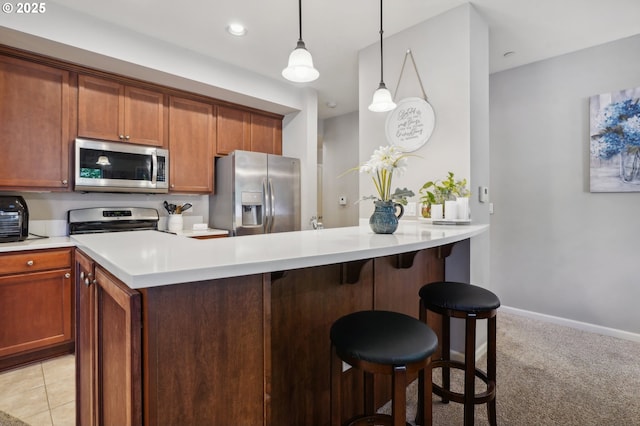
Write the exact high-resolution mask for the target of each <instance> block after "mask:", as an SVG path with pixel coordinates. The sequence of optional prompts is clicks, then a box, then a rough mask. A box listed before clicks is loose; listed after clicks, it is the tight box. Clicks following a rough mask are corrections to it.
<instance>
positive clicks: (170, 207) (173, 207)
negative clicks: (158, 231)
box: [163, 201, 177, 214]
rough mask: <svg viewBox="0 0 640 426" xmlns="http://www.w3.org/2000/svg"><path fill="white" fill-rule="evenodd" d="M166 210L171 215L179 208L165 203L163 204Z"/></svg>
mask: <svg viewBox="0 0 640 426" xmlns="http://www.w3.org/2000/svg"><path fill="white" fill-rule="evenodd" d="M163 205H164V208H165V210H166V211H167V212H168V213H169V214H174V213H175V212H176V209H177V206H176V205H175V204H171V203H168V202H166V201H165V202H164V203H163Z"/></svg>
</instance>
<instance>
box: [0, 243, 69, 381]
mask: <svg viewBox="0 0 640 426" xmlns="http://www.w3.org/2000/svg"><path fill="white" fill-rule="evenodd" d="M71 257H72V249H71V248H65V249H52V250H30V251H20V252H11V253H6V254H1V255H0V370H5V369H9V368H13V367H16V366H18V365H22V364H26V363H30V362H33V361H38V360H42V359H46V358H50V357H53V356H57V355H62V354H65V353H71V352H73V347H74V339H73V278H72V270H71V263H72V262H71Z"/></svg>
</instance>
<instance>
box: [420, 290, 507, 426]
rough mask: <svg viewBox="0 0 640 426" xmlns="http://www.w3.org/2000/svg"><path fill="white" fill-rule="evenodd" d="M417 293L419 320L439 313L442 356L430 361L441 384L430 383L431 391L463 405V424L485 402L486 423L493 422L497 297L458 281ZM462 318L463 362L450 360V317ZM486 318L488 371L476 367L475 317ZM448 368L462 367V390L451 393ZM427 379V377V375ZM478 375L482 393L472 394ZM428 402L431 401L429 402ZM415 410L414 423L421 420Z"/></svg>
mask: <svg viewBox="0 0 640 426" xmlns="http://www.w3.org/2000/svg"><path fill="white" fill-rule="evenodd" d="M419 295H420V319H421V320H423V321H424V322H425V324H426V323H427V311H432V312H435V313H438V314H441V315H442V342H441V348H442V355H441V358H440V359H438V360H435V361H433V362H432V363H431V366H432V368H442V386H438V385H437V384H435V383H434V384H433V392H434V393H435V394H436V395H438V396H440V397H441V398H442V402H443V403H445V404H446V403H448V402H449V400H451V401H454V402H457V403H460V404H464V424H465V426H470V425H473V422H474V407H475V405H476V404H485V403H486V404H487V411H488V419H489V424H491V425H494V426H495V425H496V424H497V419H496V314H497V309H498V307H499V306H500V300H499V299H498V297H497V296H496V295H495V294H493V293H492V292H490V291H489V290H486V289H484V288H481V287H477V286H474V285H471V284H466V283H458V282H446V281H445V282H436V283H431V284H427V285H425V286H423V287H422V288H421V289H420V292H419ZM452 317H453V318H463V319H464V320H465V345H464V352H465V355H464V362H459V361H453V360H451V359H450V328H451V326H450V323H451V318H452ZM478 319H487V371H486V372H483V371H482V370H480V369H478V368H476V359H475V354H476V320H478ZM450 368H457V369H461V370H464V392H463V393H457V392H452V391H451V388H450ZM418 377H419V378H418V382H419V386H418V407H420V405H421V404H425V402H424V401H423V399H424V398H422V396H423V395H421V394H420V393H421V391H422V389H423V388H424V386H423V385H422V382H424V381H430V380H425V379H424V377H425V376H424V375H423V374H422V373H420V374H419V376H418ZM426 377H427V378H429V376H428V375H427V376H426ZM476 377H478V378H480V379H481V380H482V381H483V382H484V383H486V385H487V390H486V391H485V392H481V393H478V394H476V393H475V379H476ZM429 403H430V401H429ZM420 416H421V410H418V415H417V416H416V423H418V424H422V422H421V420H422V419H421V418H420Z"/></svg>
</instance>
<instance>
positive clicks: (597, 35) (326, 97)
mask: <svg viewBox="0 0 640 426" xmlns="http://www.w3.org/2000/svg"><path fill="white" fill-rule="evenodd" d="M53 3H58V4H60V5H64V6H66V7H68V8H71V9H75V10H77V11H80V12H83V13H86V14H89V15H93V16H95V17H98V18H99V19H102V20H105V21H108V22H111V23H113V24H115V25H119V26H122V27H126V28H129V29H132V30H134V31H137V32H140V33H143V34H146V35H149V36H152V37H154V38H157V39H159V40H163V41H166V42H170V43H173V44H175V45H178V46H181V47H184V48H186V49H191V50H194V51H197V52H199V53H201V54H204V55H208V56H211V57H214V58H217V59H220V60H223V61H225V62H228V63H231V64H234V65H236V66H239V67H242V68H247V69H251V70H253V71H255V72H257V73H260V74H264V75H265V76H268V77H271V78H274V79H282V76H281V74H280V73H281V71H282V69H283V68H284V67H285V66H286V63H287V59H288V56H289V53H290V52H291V51H292V50H293V49H294V48H295V45H296V42H297V39H298V2H297V1H296V0H268V1H267V0H188V1H175V0H109V1H104V0H54V1H53ZM464 3H467V1H466V0H387V1H386V2H385V3H384V35H385V37H388V36H390V35H393V34H395V33H398V32H400V31H402V30H403V29H405V28H408V27H411V26H413V25H416V24H418V23H420V22H423V21H425V20H427V19H429V18H431V17H433V16H436V15H438V14H440V13H442V12H444V11H446V10H449V9H451V8H454V7H456V6H459V5H461V4H464ZM469 3H471V4H473V6H474V7H475V8H476V10H477V11H478V12H479V13H480V14H481V15H482V16H483V17H484V19H485V20H486V21H487V23H488V25H489V28H490V67H491V72H496V71H501V70H505V69H508V68H512V67H516V66H519V65H523V64H527V63H531V62H534V61H538V60H541V59H546V58H550V57H553V56H557V55H561V54H564V53H568V52H572V51H576V50H579V49H583V48H586V47H591V46H595V45H598V44H602V43H606V42H608V41H612V40H617V39H620V38H624V37H628V36H631V35H635V34H640V0H606V1H604V0H472V1H470V2H469ZM379 7H380V2H379V1H378V0H303V2H302V14H303V16H302V23H303V39H304V41H305V43H306V46H307V49H308V50H309V51H310V52H311V54H312V55H313V60H314V64H315V66H316V68H317V69H318V70H319V71H320V78H319V79H318V80H316V81H315V82H312V83H308V84H309V85H310V86H312V87H313V88H315V89H316V90H317V91H318V102H319V106H318V113H319V116H320V118H327V117H331V116H335V115H340V114H345V113H347V112H351V111H355V110H356V109H357V108H358V99H357V97H358V83H357V80H358V65H357V52H358V51H359V50H361V49H363V48H364V47H367V46H369V45H371V44H373V43H377V42H378V41H379V33H378V31H379V25H380V17H379V13H380V12H379ZM232 21H237V22H241V23H242V24H244V25H245V26H246V27H247V28H248V33H247V35H246V36H245V37H242V38H237V37H233V36H231V35H229V34H228V33H227V32H226V30H225V28H226V26H227V25H228V24H229V23H230V22H232ZM426 42H427V43H429V42H431V43H446V40H430V41H426ZM508 51H513V52H515V54H513V55H510V56H508V57H504V56H503V54H504V53H505V52H508ZM636 54H637V52H636ZM385 62H386V61H385ZM386 66H388V65H387V64H385V67H386ZM292 84H293V83H292ZM371 90H372V92H373V90H375V88H372V89H371ZM327 102H335V103H337V107H335V108H333V109H330V108H328V107H327V106H326V103H327Z"/></svg>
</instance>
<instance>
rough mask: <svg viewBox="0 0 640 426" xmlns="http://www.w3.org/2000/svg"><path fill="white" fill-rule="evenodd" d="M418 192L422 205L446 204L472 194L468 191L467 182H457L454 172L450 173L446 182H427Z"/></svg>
mask: <svg viewBox="0 0 640 426" xmlns="http://www.w3.org/2000/svg"><path fill="white" fill-rule="evenodd" d="M418 192H419V193H420V195H421V197H420V202H421V203H422V204H444V202H445V201H446V200H452V199H453V197H468V196H469V195H470V194H471V193H470V192H469V190H468V189H467V180H466V179H459V180H455V177H454V174H453V172H449V173H448V175H447V178H446V179H444V180H436V181H428V182H426V183H425V184H424V185H422V188H420V191H418Z"/></svg>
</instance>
